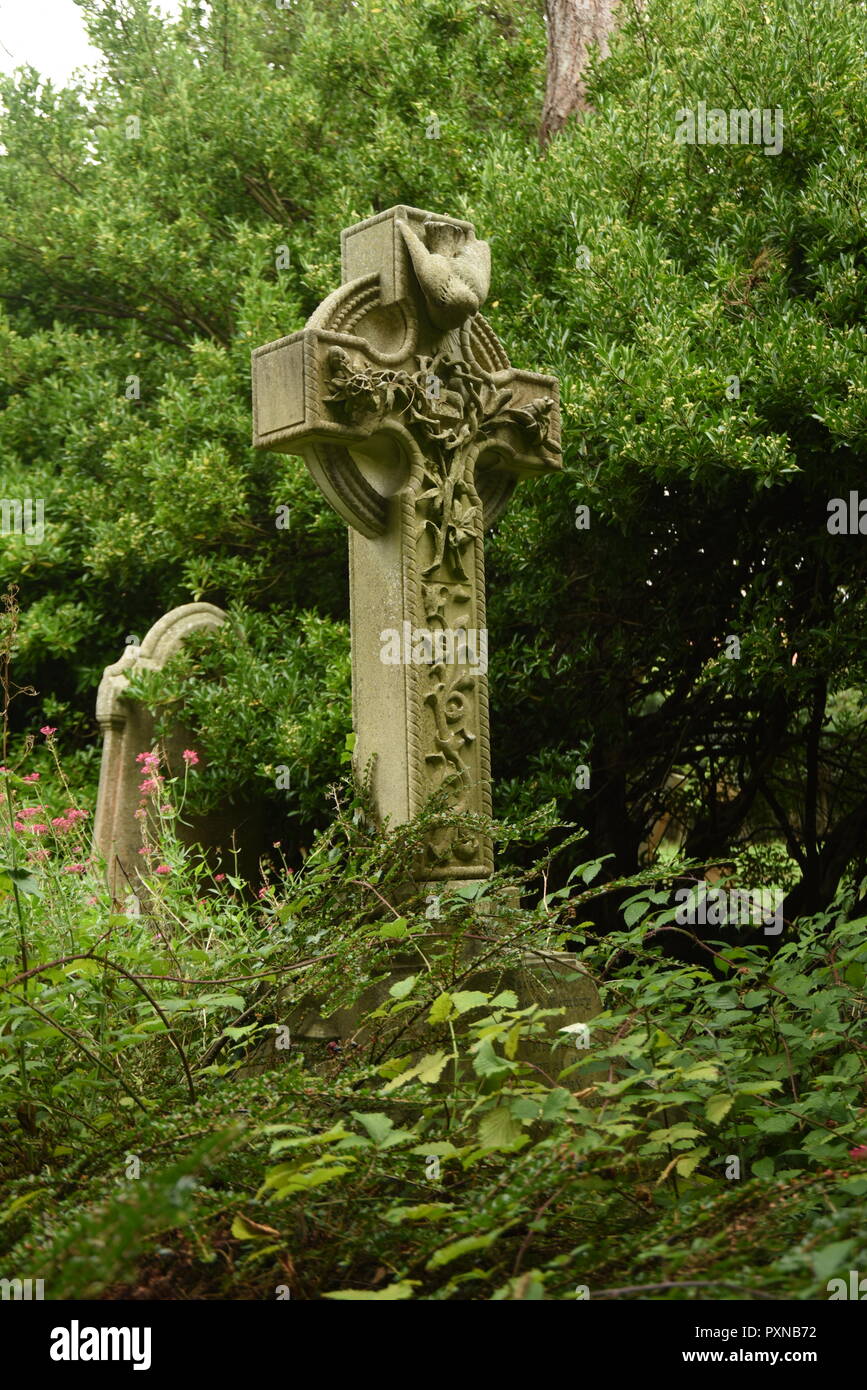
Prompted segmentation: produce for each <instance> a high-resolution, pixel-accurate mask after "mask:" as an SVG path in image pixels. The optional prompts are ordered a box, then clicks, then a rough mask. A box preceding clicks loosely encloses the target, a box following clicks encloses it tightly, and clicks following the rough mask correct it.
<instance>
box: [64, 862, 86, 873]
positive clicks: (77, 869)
mask: <svg viewBox="0 0 867 1390" xmlns="http://www.w3.org/2000/svg"><path fill="white" fill-rule="evenodd" d="M86 868H87V865H86V864H64V866H63V872H64V873H65V874H83V873H84V871H85V869H86Z"/></svg>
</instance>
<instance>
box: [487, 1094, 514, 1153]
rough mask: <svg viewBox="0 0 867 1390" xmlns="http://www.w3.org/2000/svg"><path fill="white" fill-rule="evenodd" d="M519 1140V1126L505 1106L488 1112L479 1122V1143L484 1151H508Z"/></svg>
mask: <svg viewBox="0 0 867 1390" xmlns="http://www.w3.org/2000/svg"><path fill="white" fill-rule="evenodd" d="M521 1138H523V1132H522V1130H521V1126H520V1124H519V1123H518V1121H517V1120H516V1119H515V1117H514V1116H513V1115H512V1112H511V1110H510V1109H509V1108H508V1106H506V1105H498V1106H497V1107H496V1109H495V1110H489V1111H488V1113H487V1114H486V1115H483V1116H482V1118H481V1120H480V1122H479V1143H480V1144H481V1145H482V1147H483V1148H485V1149H508V1148H510V1147H511V1145H512V1144H514V1143H515V1141H516V1140H517V1139H521Z"/></svg>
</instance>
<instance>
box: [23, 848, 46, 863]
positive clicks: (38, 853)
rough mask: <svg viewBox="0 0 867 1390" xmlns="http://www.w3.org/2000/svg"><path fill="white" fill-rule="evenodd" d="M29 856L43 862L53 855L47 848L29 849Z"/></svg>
mask: <svg viewBox="0 0 867 1390" xmlns="http://www.w3.org/2000/svg"><path fill="white" fill-rule="evenodd" d="M27 858H28V859H35V860H38V861H39V862H40V863H41V862H42V861H43V860H45V859H50V858H51V855H50V854H49V852H48V850H47V849H30V850H28V851H27Z"/></svg>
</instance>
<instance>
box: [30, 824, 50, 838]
mask: <svg viewBox="0 0 867 1390" xmlns="http://www.w3.org/2000/svg"><path fill="white" fill-rule="evenodd" d="M30 829H31V830H32V831H33V834H34V835H44V834H45V832H46V830H47V829H48V826H47V825H43V824H42V822H41V821H40V823H39V825H31V827H30Z"/></svg>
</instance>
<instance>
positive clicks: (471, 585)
mask: <svg viewBox="0 0 867 1390" xmlns="http://www.w3.org/2000/svg"><path fill="white" fill-rule="evenodd" d="M342 252H343V284H342V286H341V288H340V289H338V290H335V292H334V293H333V294H331V295H329V296H328V298H327V299H325V300H324V301H323V303H322V304H321V305H320V306H319V308H318V309H317V310H316V312H315V313H314V314H313V316H312V318H310V319H309V320H308V323H307V326H306V328H304V329H302V331H301V332H300V333H293V334H291V335H290V336H289V337H287V338H280V339H278V340H277V341H276V342H273V343H267V344H266V345H265V346H264V347H260V348H258V349H257V350H256V351H255V352H254V353H253V417H254V427H253V443H254V445H255V446H257V447H258V448H264V449H277V450H279V451H281V452H282V453H287V454H300V455H301V457H302V458H303V459H304V460H305V462H306V464H307V466H308V468H309V469H310V472H311V473H312V474H313V477H314V479H315V480H316V482H317V484H318V485H319V487H320V488H321V490H322V492H323V493H324V494H325V496H326V498H327V499H328V501H329V502H330V503H331V505H332V506H333V507H334V508H335V509H336V510H337V511H338V512H339V513H340V515H341V516H342V517H343V519H344V520H345V521H347V522H348V523H349V568H350V613H351V629H352V703H353V723H354V727H355V732H356V745H355V761H356V767H357V768H358V770H359V771H360V772H363V771H364V770H365V768H366V767H367V766H368V764H369V761H370V759H371V758H372V757H373V756H374V755H375V761H374V763H373V781H372V786H373V793H374V797H375V802H376V806H377V810H378V813H379V814H380V815H381V816H382V817H388V818H389V819H390V820H391V822H392V824H398V823H401V822H404V821H407V820H409V819H411V818H412V817H413V816H414V815H415V814H416V813H417V812H418V811H419V810H421V808H422V807H423V806H424V804H425V803H426V801H427V800H428V798H429V797H430V795H431V794H432V793H433V792H435V791H438V790H442V791H443V793H444V795H445V799H446V803H447V806H448V807H449V808H450V809H452V810H454V811H474V812H477V813H481V814H484V815H490V810H491V780H490V779H491V772H490V739H489V732H488V689H487V630H486V628H485V577H484V545H483V535H484V531H485V529H486V528H487V527H489V526H492V525H493V524H494V522H495V521H496V520H497V519H498V518H499V517H500V516H501V515H502V513H503V511H504V510H505V508H506V505H507V503H508V501H509V497H510V495H511V492H512V490H513V488H514V486H515V482H516V480H517V478H518V477H520V476H522V475H526V474H535V473H542V472H547V471H549V470H552V469H556V468H559V467H560V420H559V408H558V388H557V381H556V379H555V378H554V377H550V376H541V375H539V374H538V373H536V372H523V371H517V370H515V369H514V368H513V367H511V366H510V365H509V360H508V358H507V356H506V353H505V351H504V350H503V347H502V345H501V344H500V342H499V341H498V339H497V338H496V336H495V334H494V333H493V331H492V329H491V328H490V327H489V325H488V324H487V323H486V322H485V320H484V319H483V318H482V316H481V314H480V313H479V312H478V310H479V308H480V306H481V305H482V304H483V303H484V301H485V298H486V296H487V293H488V288H489V282H490V251H489V248H488V245H487V243H486V242H484V241H477V240H476V236H475V232H474V230H473V228H472V226H471V225H470V223H468V222H460V221H457V220H455V219H454V218H450V217H436V216H434V215H433V214H431V213H427V212H420V211H419V210H418V208H411V207H403V206H400V207H395V208H390V209H389V210H388V211H387V212H382V213H380V214H379V215H378V216H376V217H371V218H368V219H367V221H365V222H360V223H358V224H357V225H356V226H353V227H348V228H346V230H345V231H344V232H343V235H342ZM492 868H493V856H492V851H491V845H490V842H489V840H488V839H487V837H486V836H485V835H483V834H482V833H474V832H472V831H471V832H467V833H459V832H457V831H456V830H455V829H454V828H448V827H443V828H442V829H437V830H435V831H433V832H432V834H431V836H430V838H429V840H428V843H427V847H426V863H425V864H423V865H420V866H419V869H418V876H419V878H420V879H423V880H425V881H427V880H444V879H446V880H447V879H468V878H485V877H487V876H488V875H489V874H490V873H491V871H492Z"/></svg>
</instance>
